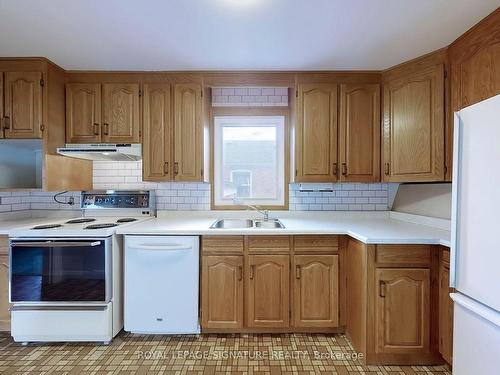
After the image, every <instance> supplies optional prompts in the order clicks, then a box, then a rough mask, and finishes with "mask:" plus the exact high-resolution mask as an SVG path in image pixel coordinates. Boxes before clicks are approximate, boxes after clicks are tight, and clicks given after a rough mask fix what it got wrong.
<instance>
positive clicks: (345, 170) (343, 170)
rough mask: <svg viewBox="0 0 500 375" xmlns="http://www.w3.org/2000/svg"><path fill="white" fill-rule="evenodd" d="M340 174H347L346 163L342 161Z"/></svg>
mask: <svg viewBox="0 0 500 375" xmlns="http://www.w3.org/2000/svg"><path fill="white" fill-rule="evenodd" d="M342 174H343V175H344V176H347V164H346V163H342Z"/></svg>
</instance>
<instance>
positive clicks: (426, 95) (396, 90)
mask: <svg viewBox="0 0 500 375" xmlns="http://www.w3.org/2000/svg"><path fill="white" fill-rule="evenodd" d="M383 169H384V180H385V181H392V182H412V181H413V182H418V181H443V180H444V70H443V65H437V66H434V67H431V68H427V69H425V70H422V71H421V72H418V73H415V74H413V75H409V76H407V77H403V78H401V79H397V80H394V81H392V82H389V83H387V84H386V85H385V87H384V165H383Z"/></svg>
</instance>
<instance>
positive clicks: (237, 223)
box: [210, 219, 285, 229]
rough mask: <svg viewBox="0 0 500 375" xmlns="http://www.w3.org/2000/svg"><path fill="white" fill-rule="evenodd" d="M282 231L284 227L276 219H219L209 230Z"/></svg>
mask: <svg viewBox="0 0 500 375" xmlns="http://www.w3.org/2000/svg"><path fill="white" fill-rule="evenodd" d="M244 228H256V229H284V228H285V226H284V225H283V224H282V223H281V221H279V220H278V219H269V220H262V219H219V220H216V221H215V222H214V223H213V224H212V225H211V226H210V229H244Z"/></svg>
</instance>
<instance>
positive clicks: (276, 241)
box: [248, 236, 290, 253]
mask: <svg viewBox="0 0 500 375" xmlns="http://www.w3.org/2000/svg"><path fill="white" fill-rule="evenodd" d="M248 251H249V252H250V253H258V252H266V253H268V252H286V253H288V252H289V251H290V237H289V236H248Z"/></svg>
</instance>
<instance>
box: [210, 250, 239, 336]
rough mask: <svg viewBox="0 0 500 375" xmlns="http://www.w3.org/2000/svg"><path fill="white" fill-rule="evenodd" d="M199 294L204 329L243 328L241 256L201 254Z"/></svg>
mask: <svg viewBox="0 0 500 375" xmlns="http://www.w3.org/2000/svg"><path fill="white" fill-rule="evenodd" d="M201 297H202V301H201V306H202V307H201V312H202V313H201V319H202V326H203V327H204V328H241V327H243V256H239V255H236V256H229V255H223V256H211V255H210V256H203V259H202V291H201Z"/></svg>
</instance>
